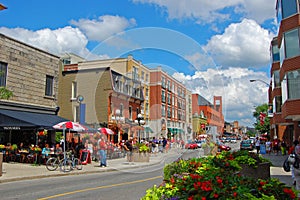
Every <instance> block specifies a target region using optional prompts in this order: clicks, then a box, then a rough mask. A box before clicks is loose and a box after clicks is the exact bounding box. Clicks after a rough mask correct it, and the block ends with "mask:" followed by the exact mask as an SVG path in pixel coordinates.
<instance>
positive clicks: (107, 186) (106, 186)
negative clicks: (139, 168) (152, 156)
mask: <svg viewBox="0 0 300 200" xmlns="http://www.w3.org/2000/svg"><path fill="white" fill-rule="evenodd" d="M159 178H162V176H155V177H151V178H147V179H143V180H137V181H131V182H123V183H117V184H112V185H103V186H99V187H95V188H86V189H82V190H75V191H72V192H66V193H61V194H57V195H53V196H49V197H44V198H40V199H38V200H47V199H54V198H57V197H62V196H67V195H71V194H76V193H80V192H87V191H92V190H98V189H103V188H111V187H117V186H121V185H130V184H135V183H141V182H146V181H150V180H155V179H159Z"/></svg>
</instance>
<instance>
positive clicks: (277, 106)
mask: <svg viewBox="0 0 300 200" xmlns="http://www.w3.org/2000/svg"><path fill="white" fill-rule="evenodd" d="M273 105H275V106H273V112H275V113H280V112H281V105H282V101H281V96H275V98H274V100H273Z"/></svg>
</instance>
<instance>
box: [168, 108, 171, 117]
mask: <svg viewBox="0 0 300 200" xmlns="http://www.w3.org/2000/svg"><path fill="white" fill-rule="evenodd" d="M171 117H172V113H171V107H170V106H168V118H171Z"/></svg>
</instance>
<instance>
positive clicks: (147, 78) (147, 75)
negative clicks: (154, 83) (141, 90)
mask: <svg viewBox="0 0 300 200" xmlns="http://www.w3.org/2000/svg"><path fill="white" fill-rule="evenodd" d="M148 81H149V74H146V82H148Z"/></svg>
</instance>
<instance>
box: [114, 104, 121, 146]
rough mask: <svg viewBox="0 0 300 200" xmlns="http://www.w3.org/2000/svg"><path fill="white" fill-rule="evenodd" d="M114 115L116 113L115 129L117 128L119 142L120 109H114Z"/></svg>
mask: <svg viewBox="0 0 300 200" xmlns="http://www.w3.org/2000/svg"><path fill="white" fill-rule="evenodd" d="M115 115H116V122H117V129H118V142H120V137H121V135H120V130H119V122H120V117H121V111H120V109H117V110H116V113H115Z"/></svg>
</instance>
